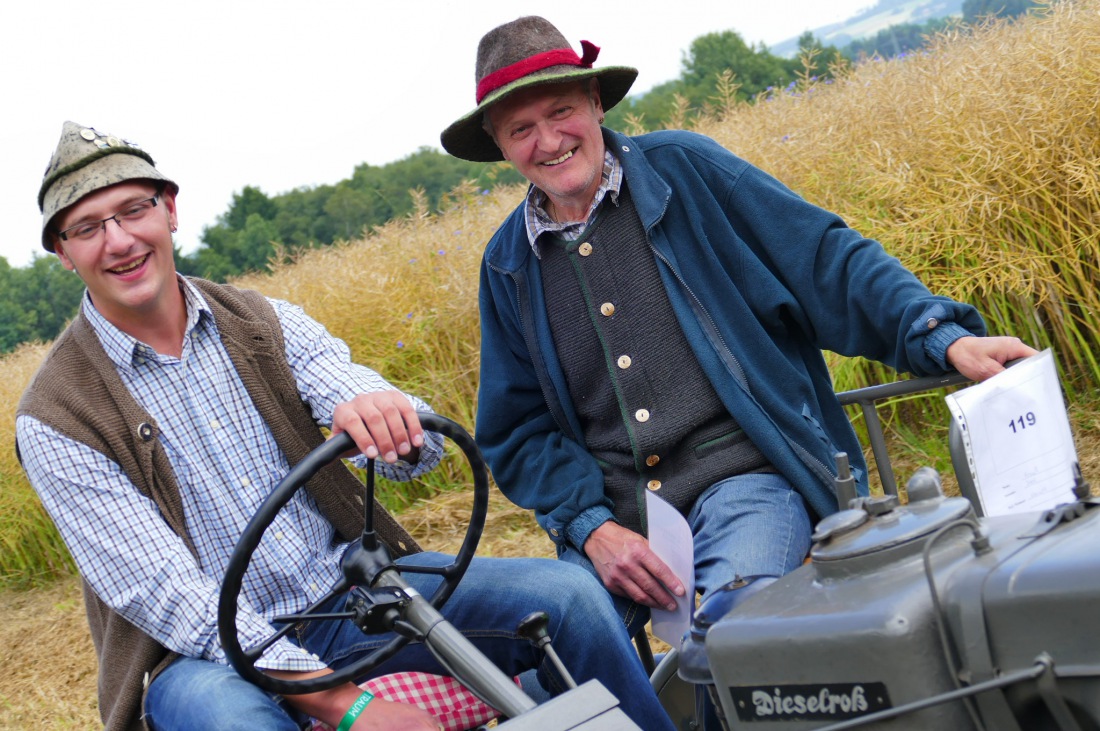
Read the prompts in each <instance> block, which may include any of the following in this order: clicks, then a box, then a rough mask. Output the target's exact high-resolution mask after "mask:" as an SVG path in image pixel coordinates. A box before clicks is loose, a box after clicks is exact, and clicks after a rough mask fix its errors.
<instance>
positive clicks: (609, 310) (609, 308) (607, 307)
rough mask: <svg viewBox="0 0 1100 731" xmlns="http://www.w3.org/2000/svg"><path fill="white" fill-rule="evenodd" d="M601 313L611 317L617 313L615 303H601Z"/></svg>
mask: <svg viewBox="0 0 1100 731" xmlns="http://www.w3.org/2000/svg"><path fill="white" fill-rule="evenodd" d="M600 314H602V315H604V316H605V317H611V316H612V315H614V314H615V305H613V304H611V303H610V302H604V303H603V304H602V305H600Z"/></svg>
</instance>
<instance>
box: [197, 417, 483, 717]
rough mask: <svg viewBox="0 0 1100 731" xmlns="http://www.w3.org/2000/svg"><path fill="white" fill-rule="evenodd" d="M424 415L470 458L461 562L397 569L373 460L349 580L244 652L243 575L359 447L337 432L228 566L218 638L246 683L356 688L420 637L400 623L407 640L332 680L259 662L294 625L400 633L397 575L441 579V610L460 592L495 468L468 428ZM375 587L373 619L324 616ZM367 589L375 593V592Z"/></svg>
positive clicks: (402, 601) (254, 525) (346, 566)
mask: <svg viewBox="0 0 1100 731" xmlns="http://www.w3.org/2000/svg"><path fill="white" fill-rule="evenodd" d="M418 417H419V419H420V424H421V426H423V427H424V429H425V430H426V431H432V432H437V433H439V434H442V435H443V436H445V437H447V438H449V439H450V440H451V441H453V442H454V443H455V444H456V445H457V446H458V447H459V449H460V450H461V451H462V453H463V454H464V455H465V457H466V460H467V461H468V462H469V464H470V468H471V470H472V472H473V480H474V504H473V510H472V511H471V515H470V524H469V526H468V527H467V529H466V536H465V538H464V539H463V541H462V546H461V547H460V549H459V551H458V553H457V555H456V556H455V560H454V561H453V562H452V563H450V564H449V565H447V566H439V567H437V566H417V565H415V564H402V565H401V566H400V568H399V569H398V567H396V566H395V565H394V564H392V563H391V561H390V556H389V552H388V550H387V549H386V547H385V546H384V545H383V544H382V543H381V541H379V540H378V538H377V537H376V535H375V533H374V460H368V463H367V495H366V498H365V500H364V503H365V507H364V511H365V525H364V528H363V536H362V538H361V539H359V540H358V541H355V542H353V544H352V546H351V547H350V548H349V549H348V551H347V552H346V553H345V554H344V558H343V561H342V562H341V570H342V571H343V574H344V576H343V578H342V579H340V580H339V581H337V583H336V585H335V586H333V587H332V588H331V589H330V590H329V592H328V593H327V594H326V595H325V596H324V597H322V598H321V599H320V600H318V601H317V602H315V603H314V604H313V605H311V606H310V607H308V608H307V609H305V610H304V611H303V612H301V613H299V614H295V615H292V616H286V617H277V618H276V619H275V622H276V624H281V625H282V627H281V628H280V629H279V630H278V631H276V632H275V634H273V635H272V636H271V637H269V638H267V639H266V640H265V641H264V642H263V643H261V644H260V645H258V646H257V647H254V648H251V649H249V650H245V649H243V648H242V647H241V644H240V638H239V637H238V635H237V599H238V596H239V595H240V593H241V583H242V580H243V578H244V572H245V570H246V569H247V568H248V564H249V562H250V561H251V559H252V554H253V553H254V552H255V550H256V548H257V546H259V544H260V539H261V538H263V534H264V531H265V530H266V529H267V528H268V526H270V525H271V523H272V521H273V520H274V519H275V516H276V515H277V514H278V512H279V511H280V510H281V509H282V508H283V506H285V505H286V504H287V502H289V501H290V498H291V497H293V496H294V493H296V492H297V491H298V490H299V489H300V488H301V487H302V486H303V485H305V484H306V482H308V481H309V479H310V478H311V477H313V475H315V474H316V473H317V472H318V471H319V470H320V469H321V468H323V467H324V466H325V465H327V464H329V463H330V462H333V461H335V460H337V459H339V458H340V455H341V454H344V453H345V452H347V451H348V450H349V449H354V448H355V443H354V442H353V441H352V439H351V437H349V436H348V435H347V434H346V433H340V434H337V435H336V436H334V437H332V438H331V439H329V440H327V441H326V442H324V443H323V444H321V445H320V446H318V447H317V448H315V449H314V450H313V451H312V452H310V453H309V454H308V455H306V457H305V458H304V459H302V461H301V462H299V463H298V464H297V465H296V466H295V467H294V469H292V470H291V471H290V472H289V473H287V475H286V477H284V478H283V480H282V481H281V482H280V483H279V484H278V485H277V486H276V487H275V489H274V490H273V491H272V492H271V494H270V495H269V496H268V497H267V499H266V500H264V502H263V504H261V505H260V508H259V509H258V510H257V511H256V514H255V515H254V516H253V517H252V520H250V521H249V523H248V525H247V526H246V527H245V530H244V533H243V534H241V538H240V540H239V541H238V542H237V545H236V547H235V548H234V549H233V554H232V555H231V556H230V559H229V564H228V565H227V566H226V570H225V579H224V580H223V581H222V590H221V595H220V597H219V601H218V635H219V637H220V639H221V643H222V647H223V648H224V649H225V654H226V657H227V658H228V659H229V662H230V664H231V665H232V666H233V668H234V669H235V670H236V671H237V673H238V674H240V676H241V677H243V678H244V679H246V680H248V681H250V682H252V683H255V684H256V685H258V686H260V687H261V688H263V689H265V690H268V691H270V692H272V693H280V694H284V695H297V694H301V693H314V692H317V691H321V690H328V689H329V688H335V687H336V686H337V685H342V684H344V683H346V682H348V681H352V682H354V680H355V679H356V678H359V677H362V676H363V675H365V674H366V673H368V672H370V671H371V670H372V669H374V668H375V667H377V666H378V665H380V664H381V663H383V662H385V661H386V660H388V659H389V658H391V657H392V656H393V655H394V654H396V653H397V651H398V650H400V649H401V648H402V647H404V646H405V645H406V644H408V643H409V641H410V640H411V639H413V637H414V634H413V633H410V632H409V630H408V625H407V624H402V625H398V626H399V628H404V634H398V635H397V636H395V637H394V638H393V639H391V640H390V641H389V642H387V643H386V644H384V645H382V646H381V647H379V648H377V649H375V650H373V651H372V652H370V653H369V654H368V655H367V656H365V657H363V658H362V659H360V660H359V661H358V662H356V663H353V664H351V665H348V666H346V667H343V668H341V669H339V670H336V671H334V672H333V673H331V674H328V675H323V676H320V677H316V678H309V679H305V680H283V679H281V678H275V677H272V676H270V675H267V674H266V673H264V672H262V671H261V670H260V669H259V668H257V667H256V662H257V661H258V660H259V659H260V657H261V655H263V653H264V651H265V650H267V649H268V648H269V647H270V646H271V645H273V644H275V642H276V641H277V640H279V639H281V638H282V637H284V636H285V635H286V634H288V633H289V632H290V631H291V629H292V628H293V627H294V625H295V624H297V623H298V622H301V621H307V620H308V621H323V620H329V621H342V620H345V619H347V620H353V619H355V620H357V623H359V624H360V627H364V625H367V624H370V626H371V627H372V629H370V630H368V629H364V631H365V632H366V631H387V630H391V629H393V627H394V624H395V623H396V622H398V621H399V620H400V619H401V616H402V611H403V610H404V609H405V607H407V606H408V602H407V597H406V596H405V594H404V592H403V591H402V590H401V589H400V588H396V587H400V586H403V585H404V582H403V581H401V579H400V575H399V573H397V572H408V573H423V574H437V575H440V576H442V579H443V580H442V583H441V584H440V586H439V588H438V589H436V591H435V593H434V594H433V595H432V597H431V599H430V601H431V604H432V606H434V607H435V608H436V609H440V608H442V606H443V604H444V603H445V602H446V601H447V599H448V598H450V596H451V594H452V593H453V592H454V590H455V588H457V586H458V582H459V580H460V579H461V578H462V576H463V574H465V573H466V569H467V567H469V565H470V561H471V560H472V559H473V557H474V552H475V551H476V550H477V544H478V541H479V540H480V538H481V532H482V530H483V529H484V527H485V517H486V514H487V512H488V505H489V477H488V470H487V469H486V467H485V461H484V459H483V458H482V456H481V452H480V450H478V448H477V445H476V444H475V443H474V440H473V437H471V436H470V435H469V433H468V432H467V431H466V430H465V429H463V428H462V427H461V426H459V425H458V424H456V423H455V422H453V421H451V420H450V419H447V418H445V417H442V416H439V415H437V414H430V413H420V414H418ZM395 574H396V575H395ZM379 578H381V579H382V581H380V582H378V584H377V585H376V584H375V582H376V580H377V579H379ZM376 586H377V587H384V588H381V589H379V591H380V592H381V595H378V594H376V595H375V596H374V598H379V596H380V597H381V602H380V605H381V609H379V610H372V611H368V612H367V614H366V616H364V614H363V613H362V612H360V613H359V614H358V615H357V614H356V612H355V611H354V610H351V609H349V610H348V611H345V612H333V613H328V614H321V613H317V609H318V608H319V607H321V606H323V605H325V604H327V603H329V602H330V601H331V600H332V599H333V598H334V597H336V596H337V595H339V594H342V593H344V592H347V591H349V590H350V589H351V588H352V587H358V588H365V587H370V588H371V589H374V588H375V587H376ZM367 591H368V593H370V589H368V590H367Z"/></svg>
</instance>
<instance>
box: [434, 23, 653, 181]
mask: <svg viewBox="0 0 1100 731" xmlns="http://www.w3.org/2000/svg"><path fill="white" fill-rule="evenodd" d="M581 49H582V51H583V54H584V55H582V56H577V54H576V52H575V51H573V49H572V48H570V46H569V42H568V41H567V40H565V36H563V35H562V34H561V32H560V31H558V29H557V28H555V27H554V26H553V25H551V24H550V22H549V21H548V20H545V19H543V18H540V17H538V16H535V15H530V16H527V17H525V18H519V19H518V20H513V21H512V22H511V23H505V24H504V25H501V26H497V27H496V28H494V29H492V30H491V31H489V32H488V33H486V34H485V35H484V36H482V38H481V42H480V43H479V44H478V46H477V67H476V73H475V78H476V80H477V95H476V100H477V108H475V109H474V110H473V111H472V112H470V113H469V114H467V115H466V116H464V117H462V118H461V119H459V120H458V121H457V122H455V123H454V124H452V125H451V126H450V127H448V128H447V129H445V130H443V134H441V135H440V137H439V138H440V141H441V142H442V143H443V149H445V150H446V151H447V152H449V153H451V154H452V155H454V156H455V157H460V158H462V159H464V160H472V161H474V162H495V161H497V160H503V159H504V157H503V156H502V155H501V154H500V149H499V148H498V147H497V146H496V143H495V142H493V138H492V137H490V136H489V135H488V134H487V133H486V132H485V130H484V128H483V127H482V114H483V113H484V112H485V109H486V108H488V107H489V106H490V105H491V104H495V103H497V102H499V101H500V100H501V99H503V98H505V97H506V96H508V95H510V94H512V93H514V92H516V91H519V90H520V89H526V88H528V87H530V86H535V85H537V84H554V83H561V82H563V81H573V80H580V79H589V78H592V77H596V78H598V79H599V80H600V101H601V102H602V103H603V108H604V109H605V110H607V109H611V107H613V106H615V105H616V104H618V103H619V102H620V101H622V100H623V97H625V96H626V93H627V92H628V91H629V90H630V86H631V84H633V83H634V79H636V78H637V77H638V69H635V68H631V67H629V66H605V67H603V68H598V69H595V68H592V64H593V62H595V60H596V56H598V55H599V53H600V49H599V47H598V46H594V45H592V44H591V43H589V42H588V41H581Z"/></svg>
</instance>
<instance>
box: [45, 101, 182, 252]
mask: <svg viewBox="0 0 1100 731" xmlns="http://www.w3.org/2000/svg"><path fill="white" fill-rule="evenodd" d="M138 179H147V180H156V181H163V182H164V184H165V185H166V187H167V188H168V189H170V190H171V192H172V194H173V195H175V194H176V193H178V192H179V186H178V185H176V184H175V183H174V182H173V181H171V180H169V179H168V178H166V177H165V176H164V175H162V174H161V173H160V171H159V170H157V168H156V165H155V163H154V162H153V158H152V157H150V156H149V153H148V152H146V151H145V150H142V149H141V148H140V147H138V146H137V144H135V143H133V142H131V141H129V140H124V139H122V138H121V137H115V136H114V135H108V134H103V133H102V132H99V131H97V130H95V129H93V128H92V127H85V126H83V125H80V124H77V123H75V122H65V124H64V126H62V128H61V140H60V141H59V142H58V143H57V149H56V150H54V153H53V157H51V158H50V164H49V167H47V168H46V174H45V176H44V177H43V178H42V187H41V188H39V189H38V208H39V209H40V210H41V211H42V247H43V248H44V249H46V251H49V252H53V237H52V236H51V235H50V222H51V221H52V220H53V218H54V216H56V215H57V214H58V213H60V212H61V211H63V210H65V209H66V208H68V207H69V206H71V205H73V204H74V203H76V202H77V201H79V200H80V199H81V198H83V197H84V196H86V195H88V194H89V193H93V192H95V191H97V190H99V189H100V188H106V187H107V186H109V185H114V184H115V183H122V182H125V181H127V180H138Z"/></svg>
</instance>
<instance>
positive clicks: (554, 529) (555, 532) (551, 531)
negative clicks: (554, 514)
mask: <svg viewBox="0 0 1100 731" xmlns="http://www.w3.org/2000/svg"><path fill="white" fill-rule="evenodd" d="M550 535H552V536H555V537H557V535H558V529H557V528H551V529H550Z"/></svg>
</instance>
